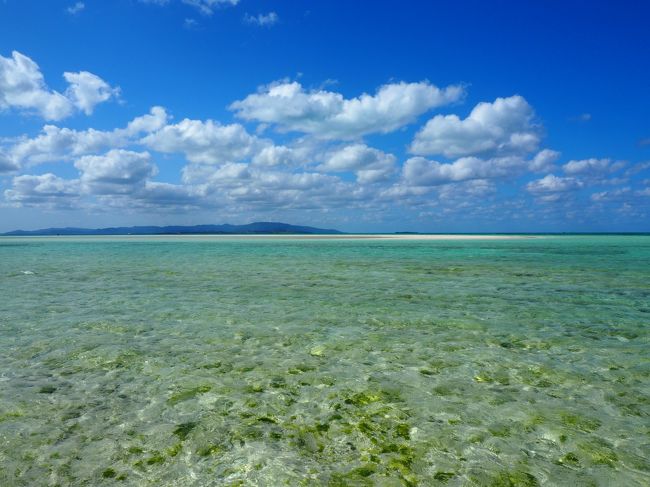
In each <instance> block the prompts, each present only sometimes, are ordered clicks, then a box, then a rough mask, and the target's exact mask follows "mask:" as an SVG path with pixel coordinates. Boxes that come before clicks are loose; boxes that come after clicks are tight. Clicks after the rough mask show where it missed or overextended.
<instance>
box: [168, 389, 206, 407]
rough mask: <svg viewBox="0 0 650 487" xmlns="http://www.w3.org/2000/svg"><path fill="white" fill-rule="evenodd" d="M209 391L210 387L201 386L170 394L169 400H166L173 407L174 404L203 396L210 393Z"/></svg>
mask: <svg viewBox="0 0 650 487" xmlns="http://www.w3.org/2000/svg"><path fill="white" fill-rule="evenodd" d="M211 390H212V386H211V385H202V386H197V387H193V388H191V389H186V390H184V391H180V392H177V393H176V394H172V395H171V396H170V398H169V399H167V402H168V403H169V404H171V405H172V406H173V405H174V404H178V403H179V402H183V401H187V400H188V399H192V398H194V397H196V396H198V395H199V394H205V393H206V392H210V391H211Z"/></svg>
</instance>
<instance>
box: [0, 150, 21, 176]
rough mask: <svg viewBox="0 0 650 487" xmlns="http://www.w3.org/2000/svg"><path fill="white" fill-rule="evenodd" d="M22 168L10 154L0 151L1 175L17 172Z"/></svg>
mask: <svg viewBox="0 0 650 487" xmlns="http://www.w3.org/2000/svg"><path fill="white" fill-rule="evenodd" d="M19 167H20V166H19V164H18V163H17V162H16V161H15V160H14V158H13V157H11V155H10V154H7V153H5V152H2V151H0V173H3V172H10V171H15V170H16V169H18V168H19Z"/></svg>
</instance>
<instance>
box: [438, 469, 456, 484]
mask: <svg viewBox="0 0 650 487" xmlns="http://www.w3.org/2000/svg"><path fill="white" fill-rule="evenodd" d="M455 476H456V474H455V473H454V472H443V471H438V472H436V473H435V474H434V475H433V478H434V479H435V480H439V481H440V482H448V481H449V480H451V479H453V478H454V477H455Z"/></svg>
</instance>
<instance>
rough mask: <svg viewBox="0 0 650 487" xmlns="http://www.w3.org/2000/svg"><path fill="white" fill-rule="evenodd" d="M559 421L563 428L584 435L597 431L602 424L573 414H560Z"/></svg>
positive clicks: (593, 419)
mask: <svg viewBox="0 0 650 487" xmlns="http://www.w3.org/2000/svg"><path fill="white" fill-rule="evenodd" d="M560 420H561V421H562V424H564V425H565V426H568V427H570V428H575V429H577V430H580V431H584V432H586V433H591V432H592V431H594V430H597V429H598V428H600V426H601V424H602V423H601V422H600V421H599V420H597V419H595V418H589V417H587V416H581V415H579V414H573V413H562V414H561V415H560Z"/></svg>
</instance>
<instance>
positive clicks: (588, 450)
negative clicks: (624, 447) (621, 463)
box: [578, 438, 618, 468]
mask: <svg viewBox="0 0 650 487" xmlns="http://www.w3.org/2000/svg"><path fill="white" fill-rule="evenodd" d="M578 448H579V449H580V451H581V453H583V454H584V455H585V456H586V457H587V458H588V459H589V460H590V461H591V462H592V463H594V464H596V465H607V466H608V467H612V468H613V467H614V466H615V465H616V463H617V462H618V455H617V454H616V452H615V451H614V450H613V449H612V447H611V445H610V444H609V443H607V442H606V441H605V440H601V439H600V438H594V439H592V440H591V441H585V442H580V443H578Z"/></svg>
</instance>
